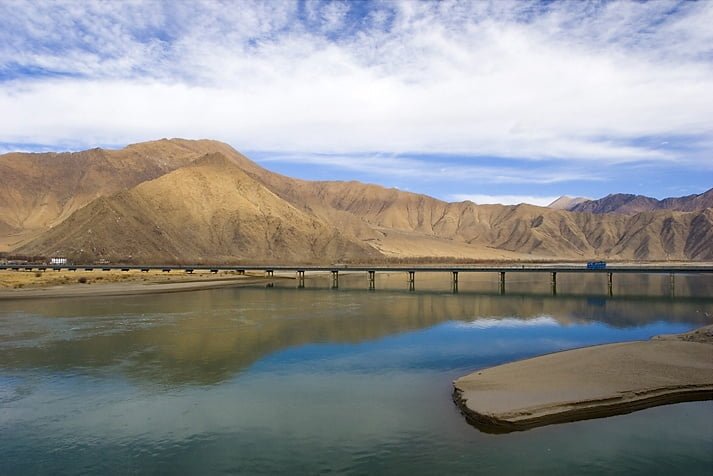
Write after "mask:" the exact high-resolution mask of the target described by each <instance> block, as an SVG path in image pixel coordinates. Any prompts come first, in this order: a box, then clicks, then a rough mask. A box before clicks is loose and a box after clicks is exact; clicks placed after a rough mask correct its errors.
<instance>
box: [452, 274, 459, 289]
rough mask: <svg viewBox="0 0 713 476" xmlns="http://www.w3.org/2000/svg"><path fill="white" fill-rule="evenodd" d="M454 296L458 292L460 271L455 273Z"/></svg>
mask: <svg viewBox="0 0 713 476" xmlns="http://www.w3.org/2000/svg"><path fill="white" fill-rule="evenodd" d="M452 275H453V294H456V293H457V292H458V271H453V272H452Z"/></svg>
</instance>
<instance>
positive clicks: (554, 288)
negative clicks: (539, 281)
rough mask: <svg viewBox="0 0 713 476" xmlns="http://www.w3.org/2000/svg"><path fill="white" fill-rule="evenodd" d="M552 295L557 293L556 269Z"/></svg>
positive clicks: (553, 275) (553, 277) (553, 276)
mask: <svg viewBox="0 0 713 476" xmlns="http://www.w3.org/2000/svg"><path fill="white" fill-rule="evenodd" d="M552 295H553V296H556V295H557V273H556V272H555V271H553V272H552Z"/></svg>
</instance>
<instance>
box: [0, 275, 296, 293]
mask: <svg viewBox="0 0 713 476" xmlns="http://www.w3.org/2000/svg"><path fill="white" fill-rule="evenodd" d="M273 279H284V278H281V277H278V276H275V277H274V278H273ZM268 282H269V280H267V279H265V278H264V277H263V276H261V275H238V274H236V273H231V272H221V273H217V274H213V273H210V272H208V271H206V272H195V273H193V274H188V273H183V272H173V273H162V272H161V271H150V272H140V271H128V272H124V271H45V272H30V271H0V300H8V299H38V298H60V297H77V296H122V295H135V294H155V293H171V292H182V291H194V290H197V289H212V288H219V287H227V286H248V285H260V284H266V283H268Z"/></svg>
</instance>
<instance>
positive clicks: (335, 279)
mask: <svg viewBox="0 0 713 476" xmlns="http://www.w3.org/2000/svg"><path fill="white" fill-rule="evenodd" d="M337 288H339V271H337V270H336V269H333V270H332V289H337Z"/></svg>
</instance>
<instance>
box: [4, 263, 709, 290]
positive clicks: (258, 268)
mask: <svg viewBox="0 0 713 476" xmlns="http://www.w3.org/2000/svg"><path fill="white" fill-rule="evenodd" d="M8 269H9V270H14V271H21V270H24V271H35V270H36V271H47V270H53V271H62V270H67V271H77V270H83V271H94V270H101V271H124V272H128V271H131V270H134V271H141V272H149V271H162V272H164V273H170V272H173V271H176V272H181V271H182V272H184V273H193V272H194V271H209V272H211V273H218V272H220V271H232V272H236V273H238V274H245V273H246V272H248V271H251V272H264V273H265V276H266V277H268V278H270V277H273V276H274V273H275V272H276V271H277V272H283V273H286V272H293V273H296V274H297V280H298V287H300V288H303V287H304V279H305V273H308V272H313V273H331V276H332V288H334V289H336V288H338V287H339V273H340V272H350V273H355V272H363V273H366V275H367V280H368V285H369V289H372V290H373V289H374V288H375V281H376V279H375V276H376V273H405V274H406V275H407V276H408V286H409V290H410V291H414V290H415V283H416V273H450V275H451V281H452V285H453V292H458V276H459V274H460V273H497V275H498V276H499V282H500V294H505V283H506V278H505V277H506V274H507V273H548V274H549V275H550V283H551V288H552V294H557V275H558V274H561V273H582V274H589V275H592V274H605V275H606V276H607V285H608V290H609V295H610V296H612V295H613V281H614V275H615V274H659V275H661V274H664V275H669V276H670V287H671V291H672V293H673V289H674V286H675V275H677V274H713V266H708V265H701V266H698V265H679V266H665V265H620V266H607V267H606V268H598V269H588V268H587V267H586V266H585V265H546V264H544V265H533V264H529V265H519V266H518V265H510V266H368V265H356V266H351V265H332V266H311V265H310V266H299V265H297V266H293V265H287V266H284V265H245V266H242V265H223V266H215V265H138V264H133V265H94V264H89V265H67V264H65V265H37V264H3V265H0V270H8Z"/></svg>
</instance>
